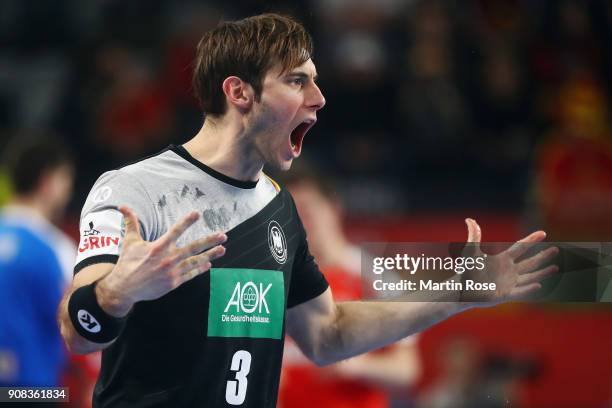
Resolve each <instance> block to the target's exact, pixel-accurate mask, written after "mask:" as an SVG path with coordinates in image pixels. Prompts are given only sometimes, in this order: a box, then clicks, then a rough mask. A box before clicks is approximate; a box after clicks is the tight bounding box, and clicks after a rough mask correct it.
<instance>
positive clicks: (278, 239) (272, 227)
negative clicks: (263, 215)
mask: <svg viewBox="0 0 612 408" xmlns="http://www.w3.org/2000/svg"><path fill="white" fill-rule="evenodd" d="M268 246H269V247H270V252H271V253H272V256H273V257H274V259H275V260H276V262H278V263H279V264H281V265H282V264H284V263H285V262H287V240H286V239H285V233H284V232H283V229H282V228H281V226H280V225H279V223H278V222H276V221H270V224H268Z"/></svg>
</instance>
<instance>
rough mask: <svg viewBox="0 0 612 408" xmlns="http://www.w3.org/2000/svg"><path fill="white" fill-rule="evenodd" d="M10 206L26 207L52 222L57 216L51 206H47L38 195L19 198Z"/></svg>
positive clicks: (11, 202)
mask: <svg viewBox="0 0 612 408" xmlns="http://www.w3.org/2000/svg"><path fill="white" fill-rule="evenodd" d="M8 204H9V205H14V206H19V207H25V208H27V209H28V210H30V211H33V212H34V213H36V214H38V215H39V216H40V217H42V218H44V219H46V220H52V219H53V217H54V215H55V214H54V213H53V209H52V208H51V207H50V206H49V205H47V202H46V200H44V199H41V198H40V197H38V196H36V195H31V196H17V197H15V198H13V199H12V200H11V201H10V202H9V203H8Z"/></svg>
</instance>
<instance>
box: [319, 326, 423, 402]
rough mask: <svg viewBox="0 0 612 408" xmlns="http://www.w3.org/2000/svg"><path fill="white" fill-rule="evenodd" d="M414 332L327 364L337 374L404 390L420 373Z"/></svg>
mask: <svg viewBox="0 0 612 408" xmlns="http://www.w3.org/2000/svg"><path fill="white" fill-rule="evenodd" d="M414 337H415V336H412V337H408V338H407V339H404V340H402V341H399V342H397V343H395V344H393V345H392V346H390V347H389V348H388V349H385V350H384V351H383V352H374V353H366V354H362V355H360V356H357V357H353V358H350V359H348V360H345V361H341V362H340V363H337V364H334V365H332V366H330V367H329V370H332V372H333V373H334V374H336V375H337V376H340V377H341V378H347V379H354V380H360V381H364V382H367V383H370V384H372V385H374V386H377V387H383V388H385V389H388V390H389V391H395V390H405V389H407V388H408V387H410V386H412V385H413V384H414V383H415V382H416V381H417V380H418V378H419V376H420V375H421V360H420V357H419V352H418V347H417V344H416V341H415V339H414Z"/></svg>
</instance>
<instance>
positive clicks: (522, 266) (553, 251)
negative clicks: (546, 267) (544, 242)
mask: <svg viewBox="0 0 612 408" xmlns="http://www.w3.org/2000/svg"><path fill="white" fill-rule="evenodd" d="M558 253H559V248H557V247H550V248H548V249H545V250H544V251H540V252H538V253H537V254H535V255H533V256H532V257H529V258H527V259H525V260H523V261H521V262H519V263H517V266H518V273H519V274H524V273H527V272H530V271H533V270H534V269H537V268H539V267H540V266H542V264H544V263H545V262H547V261H549V260H550V259H552V258H553V257H554V256H556V255H557V254H558Z"/></svg>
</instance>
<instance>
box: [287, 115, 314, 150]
mask: <svg viewBox="0 0 612 408" xmlns="http://www.w3.org/2000/svg"><path fill="white" fill-rule="evenodd" d="M314 124H315V122H314V121H304V122H302V123H300V124H299V125H297V127H296V128H295V129H293V131H292V132H291V136H290V137H289V140H290V141H291V150H292V151H293V153H294V154H295V155H296V156H297V155H299V154H300V151H301V150H302V142H303V141H304V136H306V132H308V130H309V129H310V128H311V127H312V126H313V125H314Z"/></svg>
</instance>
